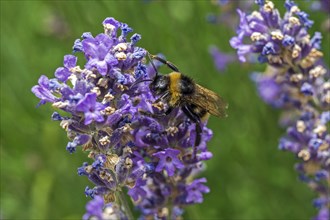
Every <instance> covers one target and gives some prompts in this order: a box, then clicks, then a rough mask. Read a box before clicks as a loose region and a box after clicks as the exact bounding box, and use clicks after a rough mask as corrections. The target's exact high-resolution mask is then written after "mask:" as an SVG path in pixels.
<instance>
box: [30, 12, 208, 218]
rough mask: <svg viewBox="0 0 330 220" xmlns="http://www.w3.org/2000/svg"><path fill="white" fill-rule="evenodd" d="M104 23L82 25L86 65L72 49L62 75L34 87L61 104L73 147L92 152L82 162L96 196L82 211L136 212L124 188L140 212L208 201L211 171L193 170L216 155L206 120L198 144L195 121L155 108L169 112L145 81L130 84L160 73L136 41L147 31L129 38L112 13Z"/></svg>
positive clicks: (165, 212) (153, 213)
mask: <svg viewBox="0 0 330 220" xmlns="http://www.w3.org/2000/svg"><path fill="white" fill-rule="evenodd" d="M103 26H104V33H101V34H98V35H96V36H95V37H93V35H91V34H90V33H84V34H83V35H82V39H78V40H76V41H75V42H74V46H73V50H74V52H75V53H77V52H80V53H83V54H84V57H85V65H84V68H80V67H79V66H77V57H76V56H74V55H66V56H64V64H63V67H60V68H58V69H57V70H56V71H55V77H56V78H54V79H48V78H47V77H46V76H41V77H40V79H39V85H36V86H34V87H33V88H32V92H33V93H34V94H35V95H36V96H37V97H38V98H39V99H40V100H41V101H40V103H39V104H45V103H47V102H50V103H52V106H53V107H54V108H56V109H57V112H54V114H53V115H52V118H53V120H56V121H60V125H61V126H62V128H63V129H65V131H66V132H67V135H68V137H69V139H70V141H69V142H68V144H67V146H66V149H67V151H68V152H69V153H74V152H75V151H76V150H77V149H78V148H79V146H82V150H83V151H88V152H89V155H88V157H89V158H90V159H91V160H92V161H91V162H89V163H87V162H84V163H83V165H82V166H81V167H79V168H78V170H77V172H78V175H80V176H86V177H87V178H88V179H89V180H90V181H91V182H92V183H93V184H94V186H93V187H89V186H87V187H86V189H85V194H86V196H89V197H91V198H93V200H92V201H91V202H89V203H88V204H87V207H86V208H87V213H86V214H85V215H84V219H93V218H96V219H104V218H105V216H109V215H110V216H112V217H114V218H129V219H130V218H132V216H131V214H130V213H129V209H128V206H127V205H125V202H123V201H124V200H123V196H122V195H121V194H122V191H123V188H127V189H128V195H129V196H130V197H131V198H132V201H133V203H134V204H135V205H136V207H137V208H139V209H140V211H141V213H142V216H141V218H142V219H147V218H148V219H149V218H157V219H158V218H168V219H173V218H179V217H180V216H181V215H182V213H183V208H184V207H185V206H186V205H189V204H194V203H200V202H202V201H203V194H204V193H208V192H209V189H208V188H207V187H206V186H205V185H204V183H205V182H206V179H205V178H202V179H198V180H194V176H196V175H197V174H199V173H200V172H201V171H202V170H203V167H204V166H203V161H204V160H209V159H210V158H211V157H212V153H211V152H209V151H208V149H207V146H206V143H207V142H208V141H209V140H210V139H211V137H212V131H211V130H209V129H208V128H207V127H206V122H205V123H203V125H202V129H203V132H202V135H201V143H200V145H199V146H196V147H195V146H194V143H195V138H196V130H195V129H196V128H195V124H194V123H193V122H192V121H191V120H190V119H188V118H187V117H186V115H185V114H184V113H183V112H182V111H181V110H180V109H174V110H173V111H172V112H171V113H170V114H169V115H167V116H164V117H162V118H159V117H156V116H153V115H154V114H161V113H164V111H165V110H166V103H162V102H157V103H154V101H155V100H156V99H157V97H154V95H153V94H152V93H151V91H150V89H149V84H148V83H147V82H141V83H137V84H135V86H132V85H133V84H134V83H135V82H140V81H141V80H144V79H152V78H153V77H154V76H155V70H154V69H153V67H152V66H151V65H150V64H146V58H145V56H146V50H145V49H143V48H140V47H138V46H136V45H137V44H138V41H139V40H140V39H141V36H140V35H139V34H133V35H132V36H131V37H130V38H129V40H127V39H126V37H128V34H129V33H130V32H132V31H133V30H132V28H130V27H129V26H128V25H127V24H124V23H121V22H119V21H116V20H115V19H114V18H106V19H105V20H104V21H103ZM120 30H121V32H120ZM159 65H160V64H159V62H155V66H156V67H157V68H158V67H159ZM63 112H65V113H66V114H65V115H66V116H62V114H63ZM67 115H69V116H67ZM109 210H110V211H111V210H112V211H111V212H110V211H109ZM120 213H121V214H123V215H121V214H120ZM169 213H171V215H170V214H169ZM124 214H125V215H124Z"/></svg>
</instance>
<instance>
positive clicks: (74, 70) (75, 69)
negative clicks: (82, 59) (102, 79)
mask: <svg viewBox="0 0 330 220" xmlns="http://www.w3.org/2000/svg"><path fill="white" fill-rule="evenodd" d="M70 72H72V73H82V72H83V70H82V69H81V68H80V66H75V67H72V68H70Z"/></svg>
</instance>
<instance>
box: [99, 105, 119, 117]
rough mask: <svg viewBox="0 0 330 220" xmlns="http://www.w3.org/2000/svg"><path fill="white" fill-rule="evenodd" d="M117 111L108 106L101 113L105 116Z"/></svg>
mask: <svg viewBox="0 0 330 220" xmlns="http://www.w3.org/2000/svg"><path fill="white" fill-rule="evenodd" d="M115 111H116V109H115V108H113V107H111V106H108V107H106V108H105V109H104V110H103V111H101V113H102V114H104V115H112V114H113V113H114V112H115Z"/></svg>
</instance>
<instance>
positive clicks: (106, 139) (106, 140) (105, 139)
mask: <svg viewBox="0 0 330 220" xmlns="http://www.w3.org/2000/svg"><path fill="white" fill-rule="evenodd" d="M99 142H100V144H101V145H103V146H104V145H107V144H109V143H110V138H109V136H104V137H102V138H101V139H100V140H99Z"/></svg>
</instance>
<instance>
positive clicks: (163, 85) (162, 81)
mask: <svg viewBox="0 0 330 220" xmlns="http://www.w3.org/2000/svg"><path fill="white" fill-rule="evenodd" d="M157 87H158V88H159V89H165V88H166V87H167V80H165V79H164V78H161V79H160V80H159V81H158V82H157Z"/></svg>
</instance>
